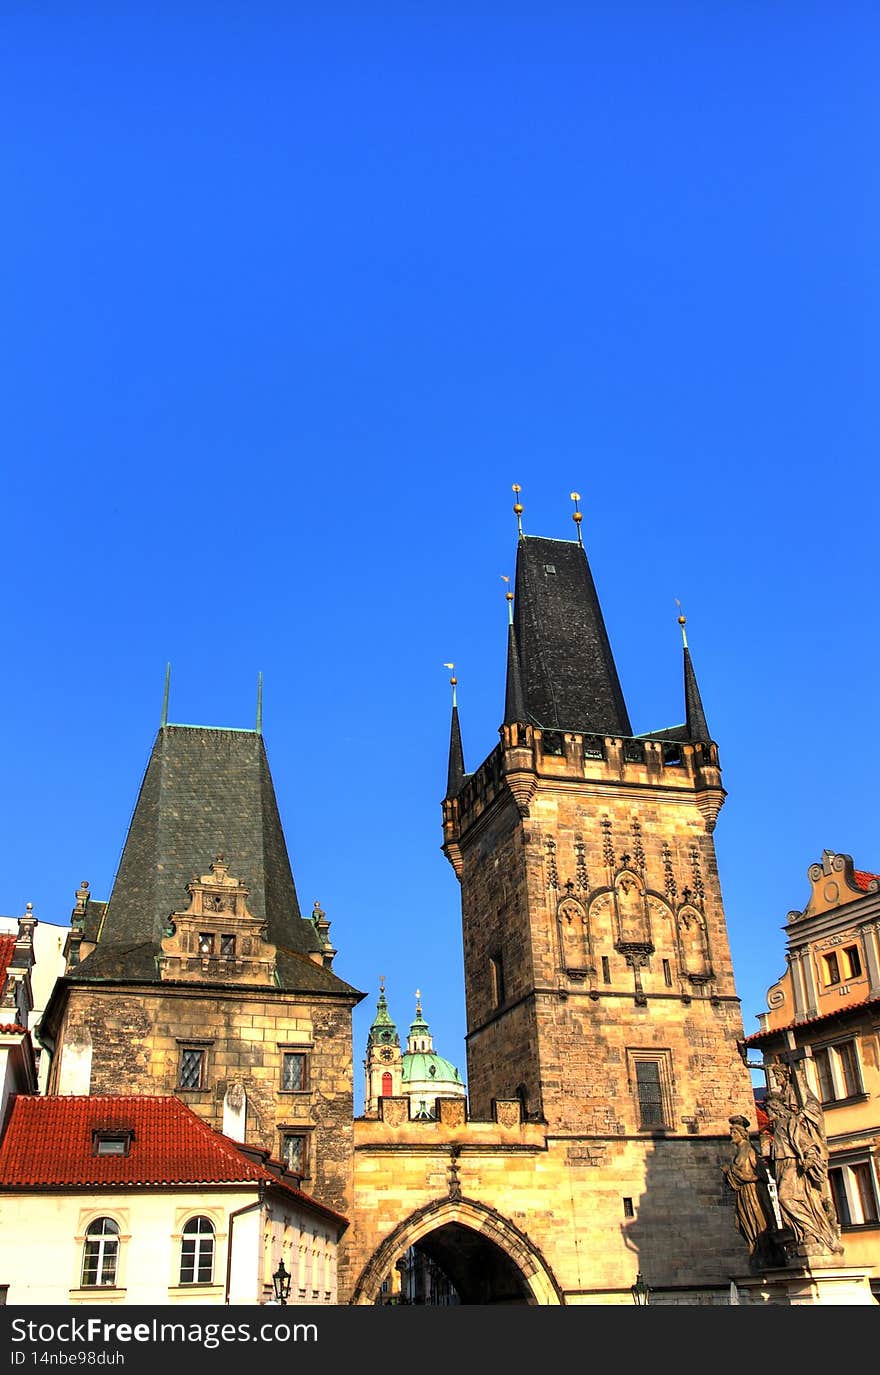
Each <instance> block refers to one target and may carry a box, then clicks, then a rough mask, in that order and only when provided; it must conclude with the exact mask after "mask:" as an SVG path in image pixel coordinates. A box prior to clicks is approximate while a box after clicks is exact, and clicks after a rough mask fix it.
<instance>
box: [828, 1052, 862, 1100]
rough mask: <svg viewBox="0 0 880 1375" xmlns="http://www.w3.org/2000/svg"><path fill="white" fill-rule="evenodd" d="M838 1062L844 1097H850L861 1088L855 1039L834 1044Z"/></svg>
mask: <svg viewBox="0 0 880 1375" xmlns="http://www.w3.org/2000/svg"><path fill="white" fill-rule="evenodd" d="M834 1049H835V1050H836V1052H837V1057H838V1063H839V1064H840V1077H841V1083H842V1087H843V1096H844V1098H852V1097H853V1096H854V1095H855V1094H857V1093H860V1092H861V1089H862V1084H861V1079H860V1078H859V1062H858V1060H857V1058H856V1043H855V1041H843V1042H841V1044H840V1045H839V1046H835V1047H834Z"/></svg>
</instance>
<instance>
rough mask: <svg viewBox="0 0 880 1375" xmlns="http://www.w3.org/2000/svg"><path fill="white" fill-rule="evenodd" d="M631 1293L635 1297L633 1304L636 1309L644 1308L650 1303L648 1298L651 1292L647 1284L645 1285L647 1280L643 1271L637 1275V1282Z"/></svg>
mask: <svg viewBox="0 0 880 1375" xmlns="http://www.w3.org/2000/svg"><path fill="white" fill-rule="evenodd" d="M630 1293H631V1294H632V1296H633V1303H634V1304H635V1305H636V1307H637V1308H644V1307H645V1305H646V1303H647V1302H648V1298H649V1295H650V1293H651V1291H650V1289H649V1288H648V1286H647V1284H645V1280H644V1277H643V1275H642V1272H641V1270H640V1271H639V1273H638V1274H637V1275H636V1282H635V1284H634V1285H633V1286H632V1288H631V1289H630Z"/></svg>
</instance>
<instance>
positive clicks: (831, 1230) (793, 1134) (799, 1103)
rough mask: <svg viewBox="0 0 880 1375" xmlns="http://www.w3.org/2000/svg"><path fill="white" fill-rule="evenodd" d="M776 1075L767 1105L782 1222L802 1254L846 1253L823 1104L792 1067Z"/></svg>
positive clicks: (776, 1068)
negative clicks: (832, 1184) (831, 1176)
mask: <svg viewBox="0 0 880 1375" xmlns="http://www.w3.org/2000/svg"><path fill="white" fill-rule="evenodd" d="M773 1077H774V1079H775V1081H776V1085H777V1087H776V1089H774V1090H773V1091H772V1092H770V1093H768V1094H767V1096H766V1097H765V1099H764V1108H765V1110H766V1112H767V1116H768V1117H769V1118H770V1122H771V1125H772V1127H773V1141H772V1144H771V1147H770V1158H771V1160H772V1163H773V1174H774V1177H775V1179H776V1195H777V1198H778V1200H779V1211H780V1213H781V1214H782V1221H783V1223H784V1224H785V1225H786V1226H787V1227H790V1228H791V1231H792V1233H793V1234H794V1241H795V1248H796V1251H797V1254H798V1255H800V1256H810V1255H823V1254H827V1253H828V1252H830V1253H831V1254H832V1255H840V1254H841V1253H842V1251H843V1247H842V1246H841V1244H840V1228H839V1226H838V1224H837V1219H836V1217H835V1212H834V1203H833V1201H832V1198H831V1190H830V1188H829V1185H828V1146H827V1142H826V1139H825V1122H824V1118H823V1115H822V1105H821V1104H820V1102H819V1100H818V1098H817V1097H816V1095H815V1094H814V1093H813V1091H812V1089H810V1087H809V1085H807V1084H806V1083H805V1081H804V1079H803V1078H802V1077H801V1076H798V1077H797V1078H795V1077H794V1074H793V1072H792V1070H791V1069H790V1068H789V1066H788V1065H783V1064H780V1065H776V1066H774V1068H773Z"/></svg>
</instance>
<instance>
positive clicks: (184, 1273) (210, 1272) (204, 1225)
mask: <svg viewBox="0 0 880 1375" xmlns="http://www.w3.org/2000/svg"><path fill="white" fill-rule="evenodd" d="M213 1278H214V1224H213V1223H212V1222H211V1219H210V1218H207V1217H191V1218H190V1220H189V1222H188V1223H187V1224H186V1226H185V1227H184V1229H183V1237H182V1238H181V1242H180V1283H181V1284H210V1283H211V1281H212V1280H213Z"/></svg>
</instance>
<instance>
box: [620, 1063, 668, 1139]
mask: <svg viewBox="0 0 880 1375" xmlns="http://www.w3.org/2000/svg"><path fill="white" fill-rule="evenodd" d="M626 1054H627V1061H628V1064H629V1080H630V1085H631V1087H632V1091H633V1098H634V1100H635V1107H636V1114H637V1119H638V1125H639V1129H640V1130H642V1131H651V1130H655V1131H656V1130H668V1129H669V1125H670V1123H671V1122H672V1067H671V1062H670V1052H669V1051H668V1050H660V1051H654V1050H628V1051H627V1053H626Z"/></svg>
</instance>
